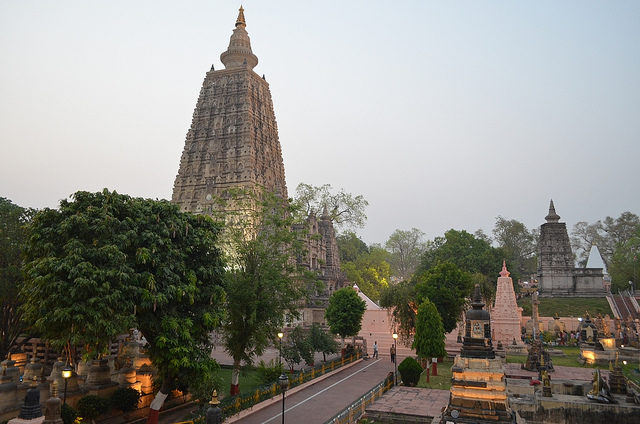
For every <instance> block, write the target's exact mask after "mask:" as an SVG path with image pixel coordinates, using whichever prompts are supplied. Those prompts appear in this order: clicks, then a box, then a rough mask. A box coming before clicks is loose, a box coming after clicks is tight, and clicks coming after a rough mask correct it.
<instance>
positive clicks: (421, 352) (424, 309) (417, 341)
mask: <svg viewBox="0 0 640 424" xmlns="http://www.w3.org/2000/svg"><path fill="white" fill-rule="evenodd" d="M444 339H445V332H444V327H443V326H442V319H441V318H440V314H439V313H438V309H437V308H436V306H435V305H434V304H433V303H432V302H431V301H429V299H425V300H424V301H423V302H422V303H421V304H420V306H419V307H418V314H417V317H416V335H415V337H414V340H413V345H412V346H411V347H412V348H413V349H415V350H416V353H417V354H418V356H419V357H420V358H426V359H427V360H428V359H429V358H440V357H442V356H444V355H445V354H446V352H445V349H444Z"/></svg>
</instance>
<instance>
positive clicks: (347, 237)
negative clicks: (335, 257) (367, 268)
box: [336, 231, 369, 263]
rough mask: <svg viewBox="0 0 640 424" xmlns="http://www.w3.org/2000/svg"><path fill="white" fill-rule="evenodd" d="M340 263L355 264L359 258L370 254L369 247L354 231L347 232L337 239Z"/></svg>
mask: <svg viewBox="0 0 640 424" xmlns="http://www.w3.org/2000/svg"><path fill="white" fill-rule="evenodd" d="M336 241H337V242H338V252H340V262H342V263H344V262H355V261H356V260H357V259H358V257H360V256H361V255H365V254H367V253H369V246H367V244H366V243H365V242H364V241H362V240H361V239H360V237H358V235H357V234H356V233H354V232H353V231H347V232H345V233H343V234H339V235H338V236H337V237H336Z"/></svg>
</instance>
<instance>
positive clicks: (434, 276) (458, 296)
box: [415, 262, 473, 333]
mask: <svg viewBox="0 0 640 424" xmlns="http://www.w3.org/2000/svg"><path fill="white" fill-rule="evenodd" d="M415 280H416V299H417V300H418V301H422V300H424V299H429V300H430V301H431V302H433V304H434V305H435V306H436V308H437V309H438V313H439V314H440V317H441V318H442V324H443V326H444V330H445V332H447V333H448V332H450V331H452V330H453V329H454V328H456V323H457V321H458V319H459V318H460V316H461V314H462V312H463V310H464V305H465V302H466V299H467V298H468V297H469V296H470V295H471V290H472V288H473V278H472V275H471V274H470V273H468V272H465V271H462V270H461V269H460V268H458V267H457V266H456V265H454V264H453V263H450V262H445V263H441V264H439V265H436V266H434V267H433V268H431V269H430V270H429V271H427V272H425V273H421V274H418V275H417V276H416V277H415Z"/></svg>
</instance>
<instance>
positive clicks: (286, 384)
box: [278, 373, 289, 424]
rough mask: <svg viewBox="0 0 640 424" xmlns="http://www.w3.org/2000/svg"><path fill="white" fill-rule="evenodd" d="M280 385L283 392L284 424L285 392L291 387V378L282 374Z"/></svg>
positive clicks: (279, 379) (279, 380)
mask: <svg viewBox="0 0 640 424" xmlns="http://www.w3.org/2000/svg"><path fill="white" fill-rule="evenodd" d="M278 383H280V389H281V390H282V424H284V392H286V391H287V388H288V387H289V378H288V377H287V376H286V375H284V373H282V374H281V375H280V377H279V378H278Z"/></svg>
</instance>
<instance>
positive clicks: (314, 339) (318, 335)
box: [309, 322, 338, 361]
mask: <svg viewBox="0 0 640 424" xmlns="http://www.w3.org/2000/svg"><path fill="white" fill-rule="evenodd" d="M309 344H310V345H311V348H312V349H313V351H314V352H321V353H322V360H323V361H326V360H327V355H328V354H331V353H336V352H337V351H338V344H337V343H336V341H335V340H334V339H333V337H332V336H331V335H329V334H328V333H327V332H326V331H324V330H323V329H322V328H321V327H320V324H318V323H317V322H314V323H313V324H312V325H311V329H310V330H309Z"/></svg>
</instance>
